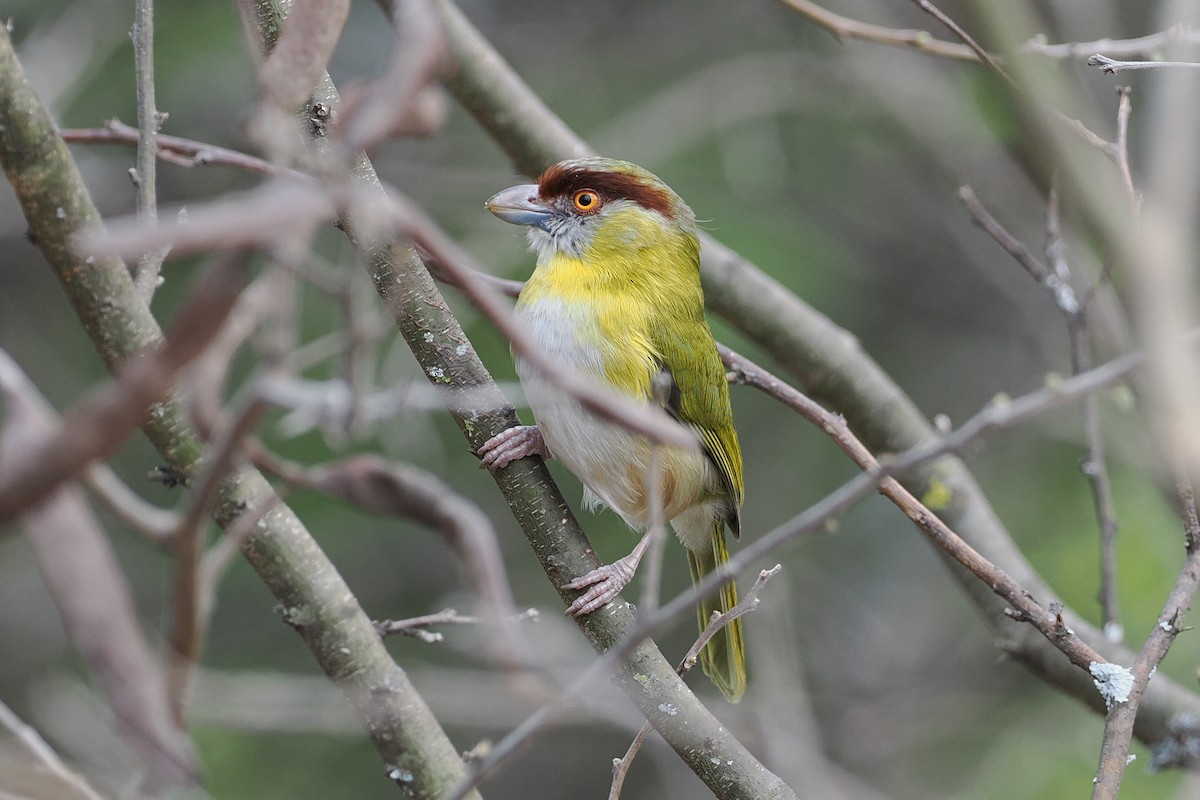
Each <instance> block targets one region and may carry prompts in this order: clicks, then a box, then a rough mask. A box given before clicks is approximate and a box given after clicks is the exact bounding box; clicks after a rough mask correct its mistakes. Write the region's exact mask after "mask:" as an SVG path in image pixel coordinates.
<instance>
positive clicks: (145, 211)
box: [132, 0, 167, 303]
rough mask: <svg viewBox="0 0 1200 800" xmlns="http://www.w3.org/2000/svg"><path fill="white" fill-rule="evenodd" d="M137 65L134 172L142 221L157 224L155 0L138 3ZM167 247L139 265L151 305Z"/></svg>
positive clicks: (140, 283) (141, 288)
mask: <svg viewBox="0 0 1200 800" xmlns="http://www.w3.org/2000/svg"><path fill="white" fill-rule="evenodd" d="M133 64H134V71H135V73H136V80H135V82H136V86H137V107H138V137H137V167H136V168H135V169H134V170H133V171H132V175H133V178H134V183H135V184H136V186H137V201H138V202H137V208H138V219H140V220H142V222H144V223H145V224H147V225H153V224H154V223H155V221H156V220H157V219H158V200H157V180H158V179H157V177H156V175H155V164H156V159H155V156H156V155H157V154H158V145H157V142H156V140H157V138H158V131H159V128H161V127H162V123H163V120H165V119H166V115H165V114H160V113H159V111H158V107H157V105H156V104H155V100H154V0H137V3H136V10H135V12H134V18H133ZM166 257H167V248H156V249H154V250H152V251H150V252H147V253H145V254H144V255H143V256H142V258H141V260H140V261H139V262H138V267H137V270H136V271H135V273H134V282H135V283H136V284H137V288H138V292H139V293H141V295H142V298H143V299H144V300H145V301H146V302H147V303H149V302H150V299H151V298H152V297H153V296H154V290H155V289H156V288H158V285H159V283H160V282H161V280H162V279H161V277H160V273H161V270H162V265H163V261H164V260H165V259H166Z"/></svg>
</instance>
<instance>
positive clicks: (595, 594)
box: [562, 553, 641, 617]
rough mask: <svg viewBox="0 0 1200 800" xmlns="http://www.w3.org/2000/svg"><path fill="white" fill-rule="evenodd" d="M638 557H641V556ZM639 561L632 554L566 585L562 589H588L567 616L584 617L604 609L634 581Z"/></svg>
mask: <svg viewBox="0 0 1200 800" xmlns="http://www.w3.org/2000/svg"><path fill="white" fill-rule="evenodd" d="M636 555H637V556H640V555H641V554H640V553H638V554H636ZM638 560H639V559H638V558H637V557H636V556H635V554H634V553H630V554H629V555H627V556H625V557H624V558H621V559H618V560H616V561H614V562H613V563H611V564H606V565H604V566H603V567H598V568H596V569H594V570H592V571H591V572H589V573H588V574H586V575H581V576H579V577H578V578H576V579H575V580H573V581H571V582H570V583H564V584H563V587H562V588H564V589H585V588H586V589H587V591H586V592H584V593H583V594H581V595H580V596H579V597H577V598H575V602H574V603H571V605H570V606H569V607H568V608H567V615H568V616H576V617H582V616H583V615H584V614H590V613H592V612H593V611H595V610H596V609H597V608H603V607H604V606H606V605H608V604H609V603H611V602H612V600H613V598H615V597H616V596H617V595H618V594H620V593H621V590H622V589H624V588H625V586H626V584H628V583H629V582H630V581H631V580H633V572H634V570H635V569H637V565H638Z"/></svg>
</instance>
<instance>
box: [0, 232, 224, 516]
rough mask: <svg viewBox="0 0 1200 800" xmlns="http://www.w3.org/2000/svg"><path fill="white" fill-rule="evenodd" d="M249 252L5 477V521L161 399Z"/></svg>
mask: <svg viewBox="0 0 1200 800" xmlns="http://www.w3.org/2000/svg"><path fill="white" fill-rule="evenodd" d="M243 261H244V258H243V257H242V256H240V255H235V256H230V257H226V258H224V259H222V260H221V261H219V262H218V263H217V264H216V265H215V266H214V267H213V268H212V269H211V270H210V271H209V272H208V273H207V274H206V275H205V276H204V277H203V279H202V280H200V281H199V282H198V283H197V285H196V287H195V288H194V289H193V292H192V296H191V299H190V300H189V302H188V304H187V305H186V306H185V307H184V308H183V309H182V310H181V311H180V312H179V313H178V314H177V315H176V317H175V323H174V324H173V325H172V326H171V330H170V332H169V335H168V337H167V340H166V342H165V343H163V344H162V345H161V346H159V347H156V348H155V349H153V350H151V351H150V352H149V353H146V354H145V355H143V356H141V357H140V358H133V359H130V360H129V361H128V362H127V363H126V364H125V365H124V366H123V367H122V368H121V370H120V375H119V377H118V379H117V380H116V382H114V383H112V384H111V385H109V386H107V387H105V388H103V389H101V390H99V391H96V392H94V393H92V394H91V395H90V396H89V397H87V398H86V399H85V400H83V401H82V402H81V403H80V404H79V405H77V406H76V407H75V408H74V409H72V410H71V411H70V412H68V413H67V414H66V415H65V416H64V418H63V424H62V425H60V426H59V427H58V429H57V430H56V431H55V432H53V433H49V434H47V435H45V436H43V437H42V438H41V439H40V440H38V441H36V442H31V443H30V444H29V445H28V449H27V450H26V451H25V452H24V453H22V454H21V456H20V459H21V464H22V468H21V469H19V470H14V471H12V472H10V473H9V474H8V475H6V476H5V477H3V478H0V523H3V522H6V521H8V520H11V519H12V518H13V517H14V516H15V515H16V514H17V513H19V512H20V511H21V510H22V509H25V508H28V507H30V506H31V505H33V504H35V503H37V502H38V501H39V500H40V499H41V498H44V497H46V496H47V495H48V494H49V493H50V492H51V491H53V490H54V488H55V487H57V486H58V485H59V484H61V483H62V482H63V481H65V480H67V479H69V478H70V477H72V476H73V475H75V474H77V473H78V472H79V471H80V470H81V469H83V467H84V465H86V464H87V463H88V462H89V461H93V460H95V459H98V458H104V457H105V456H107V455H109V454H111V453H112V452H114V451H115V450H116V449H117V448H118V447H120V445H121V444H122V443H123V442H124V441H125V439H126V438H127V437H128V436H129V435H130V434H131V433H133V431H134V430H136V428H137V426H138V424H139V423H141V422H142V420H143V418H144V416H145V415H146V413H147V408H148V407H150V406H151V405H152V404H154V403H156V402H158V401H161V400H162V398H163V395H164V394H165V393H166V391H167V390H168V389H169V388H170V387H171V385H172V384H173V383H174V380H175V376H176V375H177V374H178V373H179V371H180V370H181V369H183V367H184V366H185V365H186V364H187V363H188V362H189V361H191V360H193V359H195V358H196V357H198V356H199V355H200V354H201V353H202V352H203V351H204V348H205V347H206V346H207V345H208V343H209V342H210V341H211V340H212V338H213V337H214V336H215V335H216V333H217V331H218V330H220V327H221V324H222V322H223V321H224V320H225V318H226V316H227V315H228V313H229V311H230V309H232V307H233V304H234V302H235V301H236V299H237V296H238V291H239V288H240V285H241V279H242V272H243Z"/></svg>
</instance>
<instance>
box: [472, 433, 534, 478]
mask: <svg viewBox="0 0 1200 800" xmlns="http://www.w3.org/2000/svg"><path fill="white" fill-rule="evenodd" d="M475 455H477V456H479V457H480V458H479V466H480V468H483V467H486V468H487V469H489V470H491V471H492V472H495V471H496V470H498V469H501V468H503V467H507V466H508V465H509V464H511V463H512V462H514V461H516V460H517V459H520V458H525V457H526V456H541V457H542V458H549V457H550V450H549V449H547V447H546V442H545V441H544V440H543V439H542V432H541V431H540V430H538V429H537V427H536V426H534V425H517V426H514V427H512V428H508V429H507V430H503V431H501V432H500V433H498V434H496V435H495V436H493V437H492V438H490V439H488V440H487V441H486V442H484V443H483V444H481V445H480V446H479V449H478V450H476V451H475Z"/></svg>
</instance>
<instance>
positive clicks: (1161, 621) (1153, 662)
mask: <svg viewBox="0 0 1200 800" xmlns="http://www.w3.org/2000/svg"><path fill="white" fill-rule="evenodd" d="M1176 491H1177V494H1178V500H1179V505H1180V508H1181V509H1182V511H1183V519H1184V543H1185V545H1186V549H1187V561H1186V562H1185V563H1184V565H1183V570H1182V571H1181V572H1180V573H1179V577H1178V578H1176V580H1175V585H1174V586H1173V587H1172V588H1171V592H1170V594H1169V595H1167V599H1166V602H1165V603H1164V604H1163V608H1162V611H1161V612H1159V615H1158V622H1157V624H1156V625H1155V626H1154V628H1153V629H1152V630H1151V631H1150V635H1149V636H1148V637H1147V638H1146V643H1145V645H1143V646H1142V651H1141V652H1140V653H1139V654H1138V657H1137V660H1136V661H1135V662H1134V663H1133V667H1132V669H1131V670H1129V672H1130V673H1131V675H1130V677H1131V679H1132V680H1131V681H1130V684H1129V690H1128V692H1127V693H1126V694H1125V696H1124V697H1115V698H1114V699H1113V702H1112V703H1111V704H1110V706H1109V711H1108V717H1107V718H1106V720H1105V723H1104V738H1103V740H1102V742H1101V745H1100V766H1099V767H1098V768H1097V770H1096V780H1095V782H1094V783H1093V788H1092V800H1115V799H1116V797H1117V793H1118V792H1119V791H1120V788H1121V778H1122V777H1123V776H1124V774H1125V768H1126V766H1128V764H1129V745H1130V740H1131V739H1132V738H1133V725H1134V721H1135V720H1136V718H1137V713H1138V706H1139V705H1140V703H1141V699H1142V693H1143V692H1144V691H1145V690H1146V686H1147V685H1148V684H1149V682H1150V679H1151V678H1152V677H1153V676H1154V673H1155V672H1156V671H1157V670H1158V665H1159V664H1160V663H1161V662H1162V660H1163V658H1165V657H1166V655H1167V651H1168V650H1169V649H1170V647H1171V645H1172V644H1173V643H1174V641H1175V637H1176V636H1178V635H1179V633H1180V632H1181V631H1182V630H1183V615H1184V613H1185V612H1186V611H1187V610H1188V608H1189V607H1190V606H1191V604H1192V600H1193V599H1194V598H1195V596H1196V591H1197V589H1200V519H1198V518H1197V511H1196V498H1195V495H1194V494H1193V492H1192V486H1191V481H1190V478H1189V477H1188V476H1187V474H1186V473H1185V472H1184V471H1183V470H1182V469H1180V470H1179V471H1178V477H1177V481H1176Z"/></svg>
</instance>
